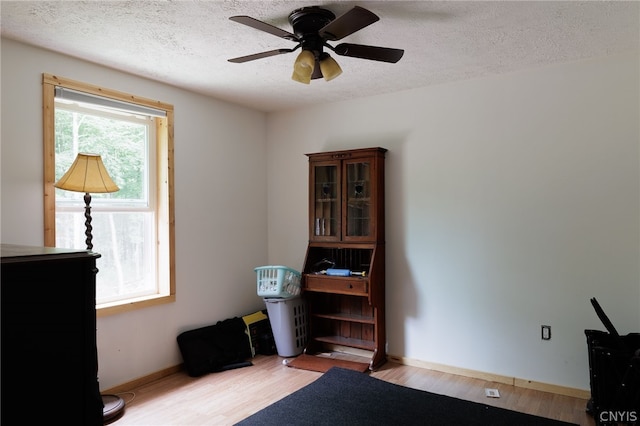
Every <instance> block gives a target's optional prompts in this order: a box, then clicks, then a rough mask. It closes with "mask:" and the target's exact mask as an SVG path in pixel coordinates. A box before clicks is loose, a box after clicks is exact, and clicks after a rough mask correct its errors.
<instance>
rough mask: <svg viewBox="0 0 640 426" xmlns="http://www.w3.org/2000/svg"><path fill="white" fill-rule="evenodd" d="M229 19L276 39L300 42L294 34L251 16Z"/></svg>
mask: <svg viewBox="0 0 640 426" xmlns="http://www.w3.org/2000/svg"><path fill="white" fill-rule="evenodd" d="M229 19H231V20H232V21H234V22H239V23H241V24H244V25H247V26H249V27H251V28H255V29H256V30H260V31H264V32H265V33H269V34H273V35H274V36H276V37H280V38H284V39H286V40H291V41H298V37H296V36H295V35H294V34H291V33H290V32H289V31H285V30H283V29H280V28H278V27H274V26H273V25H271V24H267V23H266V22H262V21H259V20H257V19H255V18H252V17H250V16H245V15H239V16H231V17H230V18H229Z"/></svg>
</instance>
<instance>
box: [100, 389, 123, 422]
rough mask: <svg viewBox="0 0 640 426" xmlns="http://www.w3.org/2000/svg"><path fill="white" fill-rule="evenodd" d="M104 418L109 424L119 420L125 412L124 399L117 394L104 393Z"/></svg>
mask: <svg viewBox="0 0 640 426" xmlns="http://www.w3.org/2000/svg"><path fill="white" fill-rule="evenodd" d="M102 404H104V408H103V409H102V419H103V420H104V424H105V425H107V424H109V423H111V422H114V421H116V420H118V419H119V418H120V417H122V415H123V414H124V405H125V404H124V399H122V398H120V397H119V396H117V395H102Z"/></svg>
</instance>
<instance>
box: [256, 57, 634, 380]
mask: <svg viewBox="0 0 640 426" xmlns="http://www.w3.org/2000/svg"><path fill="white" fill-rule="evenodd" d="M638 64H639V58H638V53H637V52H635V53H633V54H629V55H624V56H619V57H612V58H605V59H601V60H592V61H584V62H577V63H570V64H564V65H557V66H550V67H546V68H541V69H535V70H529V71H526V72H519V73H513V74H508V75H500V76H494V77H488V78H483V79H476V80H469V81H462V82H457V83H452V84H445V85H441V86H437V87H429V88H423V89H419V90H412V91H407V92H403V93H396V94H390V95H382V96H376V97H372V98H367V99H356V100H350V101H345V102H340V103H334V104H331V105H325V106H317V107H314V108H308V109H304V110H301V111H288V112H280V113H273V114H270V115H269V117H268V125H267V127H268V133H267V134H268V155H269V167H268V173H269V179H268V181H269V190H268V193H269V259H270V261H276V260H277V262H279V263H282V262H283V263H285V264H288V265H290V266H293V267H299V268H301V267H302V263H303V260H304V248H305V247H306V241H307V222H306V211H307V178H306V176H307V162H306V157H305V156H304V154H305V153H308V152H319V151H324V150H334V149H348V148H356V147H366V146H382V147H385V148H387V149H389V152H388V154H387V160H386V166H387V180H386V197H387V198H386V200H387V205H386V207H387V208H386V214H387V222H386V224H387V236H386V237H387V238H386V241H387V336H388V345H389V353H390V354H394V355H400V356H404V357H408V358H411V359H415V360H420V361H426V362H433V363H439V364H445V365H449V366H455V367H460V368H465V369H472V370H477V371H482V372H489V373H496V374H500V375H505V376H508V377H516V378H521V379H527V380H534V381H539V382H545V383H552V384H558V385H562V386H568V387H574V388H581V389H588V388H589V377H588V361H587V350H586V339H585V336H584V330H585V329H586V328H596V329H602V330H604V328H603V326H602V324H601V323H600V321H599V319H598V318H597V316H596V314H595V312H594V310H593V308H592V307H591V305H590V303H589V299H590V298H591V297H597V298H598V300H599V301H600V303H601V304H602V305H603V308H604V309H605V311H606V312H607V313H608V314H609V316H610V318H611V320H612V321H613V323H614V325H616V327H617V328H618V330H619V331H620V332H621V333H629V332H638V331H640V274H639V270H638V268H639V259H640V246H639V244H640V239H639V237H640V228H639V220H640V164H639V161H640V155H639V142H640V130H639V129H640V108H639V100H638V99H639V95H640V86H639V76H640V71H639V66H638ZM313 84H314V83H312V85H313ZM318 84H322V82H320V83H318ZM329 84H330V83H329ZM313 89H314V88H313V87H311V88H310V90H313ZM315 89H316V90H320V89H319V88H315ZM542 324H548V325H551V328H552V339H551V340H550V341H542V340H541V338H540V326H541V325H542Z"/></svg>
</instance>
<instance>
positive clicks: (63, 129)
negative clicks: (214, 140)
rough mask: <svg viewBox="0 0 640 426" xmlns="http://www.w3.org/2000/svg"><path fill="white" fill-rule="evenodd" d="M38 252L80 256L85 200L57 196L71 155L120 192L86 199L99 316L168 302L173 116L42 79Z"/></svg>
mask: <svg viewBox="0 0 640 426" xmlns="http://www.w3.org/2000/svg"><path fill="white" fill-rule="evenodd" d="M43 93H44V95H43V100H44V153H45V158H44V160H45V161H44V176H45V181H44V184H45V188H44V195H45V197H44V201H45V203H44V207H45V214H44V216H45V245H46V246H56V247H68V248H85V247H86V244H85V242H84V240H85V217H84V200H83V197H84V194H82V193H77V192H70V191H64V190H60V189H56V188H54V187H53V184H54V183H55V182H56V181H57V180H58V179H59V178H60V177H61V176H62V175H63V174H64V173H65V172H66V170H67V169H68V168H69V166H70V165H71V163H72V162H73V161H74V159H75V157H76V154H77V153H78V152H87V153H94V154H100V155H101V156H102V160H103V162H104V164H105V167H106V168H107V170H108V171H109V174H110V175H111V177H112V178H113V180H114V181H115V182H116V184H118V186H119V187H120V190H119V191H117V192H114V193H108V194H91V197H92V199H91V218H92V222H91V226H92V227H93V232H92V234H93V241H92V242H93V250H94V251H96V252H98V253H100V254H101V258H100V259H98V269H99V273H98V275H97V276H96V307H97V308H98V315H104V314H109V313H115V312H121V311H123V310H128V309H131V308H136V307H142V306H148V305H152V304H157V303H165V302H170V301H173V300H174V299H175V284H174V267H173V265H174V261H173V233H174V232H173V223H174V221H173V202H172V200H173V194H172V190H173V175H172V170H173V156H172V154H173V149H172V145H173V135H172V129H173V125H172V121H173V107H172V106H171V105H167V104H164V103H160V102H155V101H150V100H146V99H142V98H139V97H135V96H131V95H127V94H124V93H120V92H115V91H112V90H107V89H103V88H99V87H96V86H91V85H88V84H84V83H79V82H74V81H71V80H67V79H62V78H59V77H56V76H52V75H48V74H44V75H43Z"/></svg>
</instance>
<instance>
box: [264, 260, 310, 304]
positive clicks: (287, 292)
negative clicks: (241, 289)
mask: <svg viewBox="0 0 640 426" xmlns="http://www.w3.org/2000/svg"><path fill="white" fill-rule="evenodd" d="M254 271H256V274H257V280H258V281H257V287H258V296H261V297H281V298H288V297H294V296H297V295H299V294H300V278H301V274H300V272H298V271H296V270H295V269H291V268H288V267H286V266H281V265H275V266H274V265H271V266H259V267H257V268H254Z"/></svg>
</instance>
